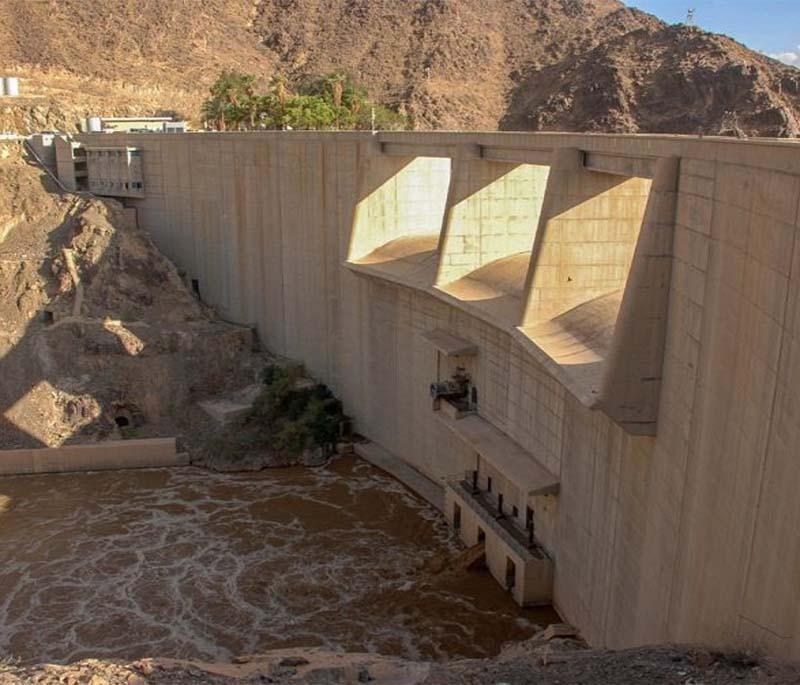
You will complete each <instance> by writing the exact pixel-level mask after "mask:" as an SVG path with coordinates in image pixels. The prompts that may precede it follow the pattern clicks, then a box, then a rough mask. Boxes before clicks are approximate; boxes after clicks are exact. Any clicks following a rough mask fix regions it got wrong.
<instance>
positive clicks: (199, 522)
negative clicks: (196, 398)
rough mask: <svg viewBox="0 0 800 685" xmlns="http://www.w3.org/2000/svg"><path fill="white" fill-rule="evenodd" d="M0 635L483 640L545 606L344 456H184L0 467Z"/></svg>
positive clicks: (180, 641) (14, 647) (206, 640)
mask: <svg viewBox="0 0 800 685" xmlns="http://www.w3.org/2000/svg"><path fill="white" fill-rule="evenodd" d="M3 486H4V488H3V492H4V494H5V495H6V496H8V497H11V498H13V499H14V501H15V506H14V507H13V509H11V510H10V511H8V512H7V513H6V514H4V515H3V516H2V517H0V556H2V558H3V560H4V561H3V573H2V575H0V597H2V598H3V599H2V602H1V603H0V651H2V652H3V653H4V654H9V655H16V656H19V657H20V658H21V659H22V660H24V661H56V662H63V661H74V660H78V659H81V658H86V657H90V656H97V655H103V656H105V657H113V658H126V659H129V658H137V657H141V656H145V655H150V656H152V655H160V656H170V657H188V658H203V659H212V660H214V659H217V660H225V659H229V658H231V657H232V656H234V655H237V654H244V653H257V652H259V651H264V650H267V649H279V648H284V647H294V646H325V647H327V648H335V649H345V650H348V651H376V652H380V653H384V654H397V655H402V656H406V657H422V658H445V657H451V656H481V655H491V654H495V653H497V652H498V651H499V649H500V647H501V645H502V644H503V643H504V642H506V641H509V640H520V639H524V638H526V637H528V636H530V635H531V634H532V633H533V631H534V626H535V624H539V625H541V624H543V623H548V622H551V621H553V620H556V616H555V614H554V612H552V610H549V609H536V610H522V609H519V608H518V607H517V606H516V605H515V604H514V603H513V601H512V600H511V598H510V596H509V595H508V594H507V593H505V592H504V591H503V590H502V589H501V588H500V587H499V586H498V585H497V584H496V583H495V582H494V581H493V580H492V579H491V577H489V576H488V573H486V572H477V573H476V572H453V573H443V574H440V575H430V574H428V573H427V572H425V571H424V570H421V567H422V566H423V564H424V562H425V561H426V560H429V559H431V558H432V557H435V556H437V555H442V554H450V555H452V554H455V552H456V548H455V546H454V543H453V538H452V537H451V533H450V531H449V530H448V529H447V527H446V526H445V524H444V521H443V520H442V519H441V517H440V516H439V514H438V512H436V511H435V510H433V509H432V508H430V507H429V506H428V505H426V504H424V503H423V502H422V501H421V500H419V499H417V498H416V497H414V496H413V495H411V494H410V493H409V492H408V491H407V490H405V489H404V488H403V487H402V486H401V485H400V484H399V483H397V482H396V481H394V480H393V479H391V478H389V477H388V476H386V475H384V474H382V473H381V472H380V471H377V470H376V469H374V468H373V467H371V466H368V465H366V464H364V463H363V462H358V461H355V460H351V459H344V460H341V461H339V462H335V463H334V464H333V465H332V466H331V467H329V468H327V469H315V470H308V469H307V470H288V469H287V470H274V471H269V472H264V473H261V474H257V475H247V476H244V475H220V474H209V473H207V472H205V471H199V470H194V469H180V470H173V471H166V470H152V471H137V472H120V473H93V474H80V475H60V476H25V477H15V478H7V479H4V481H3Z"/></svg>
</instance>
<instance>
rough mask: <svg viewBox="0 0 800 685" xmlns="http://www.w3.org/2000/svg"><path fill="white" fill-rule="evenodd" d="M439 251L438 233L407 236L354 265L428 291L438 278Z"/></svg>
mask: <svg viewBox="0 0 800 685" xmlns="http://www.w3.org/2000/svg"><path fill="white" fill-rule="evenodd" d="M438 248H439V234H438V233H437V234H432V233H425V234H420V235H410V236H403V237H402V238H396V239H395V240H391V241H389V242H388V243H385V244H384V245H381V246H380V247H378V248H376V249H375V250H373V251H372V252H370V253H369V254H368V255H366V256H364V257H362V258H360V259H356V260H354V261H353V262H350V264H352V265H358V266H359V267H365V268H366V269H367V271H368V272H370V273H373V274H374V275H376V276H379V277H384V278H387V279H388V280H390V281H395V282H398V283H402V284H405V285H409V286H411V287H412V288H427V287H428V286H430V284H431V283H433V279H434V278H435V276H436V266H437V264H438V263H439V252H438Z"/></svg>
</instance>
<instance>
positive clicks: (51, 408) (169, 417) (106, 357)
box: [0, 143, 258, 449]
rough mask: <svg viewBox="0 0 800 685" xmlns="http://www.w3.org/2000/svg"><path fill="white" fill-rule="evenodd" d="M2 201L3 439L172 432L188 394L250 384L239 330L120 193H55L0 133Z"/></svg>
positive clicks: (253, 363) (250, 360) (45, 440)
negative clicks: (107, 196)
mask: <svg viewBox="0 0 800 685" xmlns="http://www.w3.org/2000/svg"><path fill="white" fill-rule="evenodd" d="M0 207H4V208H9V209H8V210H0V449H8V448H14V447H36V446H45V445H48V446H55V445H59V444H62V443H64V442H67V441H71V442H83V441H93V440H97V439H103V438H107V437H117V438H119V437H134V436H135V437H154V436H173V435H177V434H179V433H182V432H184V431H185V430H186V429H187V422H191V421H192V420H194V419H195V418H196V417H197V415H198V414H199V412H198V410H197V409H196V407H195V405H194V400H196V399H199V398H202V397H205V396H207V395H214V394H216V393H217V392H224V391H225V390H226V389H233V388H237V387H242V386H244V385H246V384H248V383H251V382H252V381H253V379H254V377H255V372H256V370H257V367H258V360H257V358H256V357H255V356H251V355H250V350H251V347H252V340H251V334H250V331H249V330H247V329H243V328H240V327H238V326H232V325H229V324H225V323H222V322H220V321H218V320H217V319H216V317H215V316H214V314H213V312H212V311H211V310H209V309H208V308H207V307H205V306H204V305H203V304H202V303H201V302H200V301H199V300H198V299H197V298H196V297H194V295H193V294H191V293H190V292H189V290H188V289H187V288H186V286H185V285H184V283H183V281H182V280H181V278H180V276H179V274H178V271H177V269H176V268H175V266H174V265H173V264H172V263H171V262H169V261H168V260H167V259H166V258H165V257H164V256H163V255H162V254H161V253H160V252H159V251H158V250H157V249H156V247H155V245H154V244H153V242H152V240H151V239H150V237H149V236H148V235H147V234H146V233H145V232H144V231H142V230H140V229H139V228H137V227H136V225H135V223H133V222H132V219H131V216H130V214H129V213H128V212H126V211H125V210H124V209H123V207H122V206H121V205H120V204H119V203H117V202H114V201H113V200H98V199H94V198H87V197H81V196H76V195H73V194H69V193H60V192H58V191H57V188H55V186H54V184H53V183H52V181H51V180H50V179H49V178H48V177H47V176H45V175H44V173H43V172H42V171H41V170H40V169H39V168H38V167H35V166H33V165H32V164H30V162H29V161H27V160H26V159H25V157H24V156H23V155H22V150H21V149H20V147H19V145H18V144H10V143H5V144H4V143H0ZM120 417H122V418H124V421H125V423H126V424H127V425H126V426H124V428H126V429H127V431H121V430H120V427H119V425H118V423H117V420H118V419H119V418H120Z"/></svg>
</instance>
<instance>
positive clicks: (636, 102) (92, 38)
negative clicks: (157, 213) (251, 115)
mask: <svg viewBox="0 0 800 685" xmlns="http://www.w3.org/2000/svg"><path fill="white" fill-rule="evenodd" d="M103 10H104V11H103V12H97V11H96V6H95V5H93V4H92V3H85V2H83V0H58V2H56V1H55V0H4V2H2V3H0V70H2V69H5V70H6V71H9V70H10V71H14V72H16V73H19V74H20V75H21V76H23V78H27V79H29V82H28V83H26V84H25V85H24V87H25V88H26V89H27V91H28V93H30V94H31V95H32V97H33V99H32V100H31V99H29V100H28V101H26V102H23V101H20V102H19V103H18V105H17V109H19V108H20V107H27V108H28V109H29V110H30V108H34V107H38V108H39V109H38V110H37V112H36V116H33V115H30V114H29V115H27V118H26V117H25V116H20V115H19V113H18V112H17V113H16V114H15V113H14V112H12V111H5V110H4V107H3V105H0V129H2V128H3V127H4V122H6V123H5V127H7V128H8V127H17V128H19V127H23V126H32V125H34V122H35V120H37V119H38V120H46V121H52V122H57V123H58V124H59V125H62V126H63V125H65V124H66V123H69V122H70V121H74V120H76V119H77V118H78V116H83V115H84V114H85V113H87V112H88V111H89V110H91V111H94V112H97V111H100V109H102V111H103V113H106V112H108V111H113V112H118V113H133V112H134V111H141V112H147V113H152V112H154V111H158V110H164V111H171V110H174V111H177V112H178V113H180V114H182V115H187V116H191V115H194V114H196V113H197V109H198V107H199V103H200V102H201V100H202V99H203V97H204V94H205V90H206V88H207V87H208V85H209V84H210V83H211V82H212V81H213V80H214V78H215V77H216V76H217V74H218V73H219V71H220V70H221V69H223V68H236V69H239V70H243V71H248V72H251V73H254V74H256V75H258V76H259V77H260V78H263V79H264V80H267V79H268V78H269V76H271V75H272V74H274V73H276V72H280V73H282V74H284V75H286V76H288V77H289V78H291V79H301V78H304V77H306V76H309V75H317V74H321V73H325V72H328V71H331V70H333V69H345V70H347V71H349V72H351V73H352V74H354V75H355V76H356V77H357V78H359V79H360V80H361V81H362V82H363V83H364V84H365V85H366V86H367V88H368V90H369V91H370V95H371V96H372V97H373V98H375V99H378V100H381V101H384V102H386V103H387V104H390V105H394V106H399V107H402V108H404V109H405V110H406V111H407V112H408V113H409V114H410V115H412V117H413V120H414V122H415V125H416V126H417V127H418V128H422V129H426V128H440V129H441V128H445V129H476V128H479V129H495V128H502V129H530V130H578V131H618V132H621V131H630V132H680V133H697V132H698V131H699V132H703V133H706V134H716V133H720V132H721V131H725V130H731V129H734V128H736V127H738V128H739V129H740V130H741V132H744V133H746V134H750V135H755V134H758V135H767V136H788V135H798V134H800V70H798V69H795V68H793V67H788V66H786V65H783V64H780V63H779V62H776V61H774V60H771V59H769V58H767V57H765V56H763V55H761V54H759V53H755V52H753V51H751V50H748V49H747V48H745V47H744V46H742V45H740V44H738V43H736V42H735V41H733V40H731V39H729V38H726V37H724V36H719V35H714V34H709V33H706V32H703V31H701V30H698V29H695V28H688V27H682V26H668V25H666V24H664V23H663V22H661V21H659V20H658V19H656V18H655V17H653V16H650V15H648V14H645V13H642V12H640V11H638V10H634V9H630V8H628V7H626V6H625V5H623V4H622V3H620V2H618V1H617V0H406V1H404V2H396V1H395V0H173V1H171V2H163V1H162V0H140V1H139V2H137V3H130V2H126V0H105V1H104V2H103ZM100 95H105V99H104V100H101V99H100V97H99V96H100ZM4 104H5V107H6V110H9V109H10V108H9V105H8V101H5V103H4ZM728 112H735V115H734V116H731V115H726V113H728ZM9 122H10V123H9Z"/></svg>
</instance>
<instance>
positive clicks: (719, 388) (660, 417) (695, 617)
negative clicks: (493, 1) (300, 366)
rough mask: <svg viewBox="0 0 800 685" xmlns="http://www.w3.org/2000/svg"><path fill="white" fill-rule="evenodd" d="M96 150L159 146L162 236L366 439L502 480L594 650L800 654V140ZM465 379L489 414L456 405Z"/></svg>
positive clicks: (130, 138)
mask: <svg viewBox="0 0 800 685" xmlns="http://www.w3.org/2000/svg"><path fill="white" fill-rule="evenodd" d="M78 140H80V141H81V142H82V143H83V144H84V145H86V147H91V146H92V145H93V144H95V141H98V140H102V145H104V146H109V145H119V146H126V145H127V146H133V147H136V148H138V149H141V150H142V164H143V170H144V174H143V175H144V185H145V188H144V195H145V196H144V198H142V199H131V200H127V201H126V204H127V205H128V206H132V207H136V208H137V210H138V216H139V222H140V224H141V225H142V226H143V227H144V228H146V229H147V230H148V231H150V233H151V234H152V236H153V237H154V239H155V241H156V242H157V244H158V245H159V247H160V248H161V249H162V250H163V251H164V252H165V253H166V254H167V255H168V256H169V257H170V258H172V259H173V260H174V261H175V262H176V264H178V266H179V267H180V268H181V269H183V270H184V271H185V272H186V275H187V278H188V279H190V280H192V281H194V282H195V285H196V287H197V289H198V291H199V293H200V295H201V297H202V298H203V299H204V300H205V301H207V302H208V303H209V304H211V305H213V306H214V307H216V308H217V310H218V311H219V313H220V314H221V315H222V316H223V317H225V318H227V319H230V320H233V321H236V322H239V323H245V324H253V325H255V326H256V327H257V329H258V333H259V335H260V337H261V340H262V342H263V344H264V345H265V346H266V347H267V348H269V349H271V350H273V351H274V352H277V353H280V354H284V355H286V356H289V357H292V358H296V359H299V360H302V361H303V362H304V363H305V364H306V366H307V368H308V369H309V371H310V372H311V373H313V374H314V375H315V376H317V377H319V378H321V379H323V380H324V381H325V382H326V383H328V384H330V385H331V386H332V388H334V389H335V391H336V393H337V394H338V395H339V396H340V397H341V398H342V400H343V401H344V403H345V408H346V411H347V412H348V413H349V414H351V415H352V416H353V417H354V418H355V420H356V424H357V428H358V430H359V432H361V433H363V434H364V435H365V436H367V437H368V438H370V439H371V440H373V441H374V442H376V443H378V444H379V445H380V446H381V447H382V448H383V449H385V450H386V451H388V452H390V453H392V454H393V455H395V456H397V457H399V458H401V459H402V460H404V461H406V462H408V463H409V464H411V465H412V466H414V467H415V468H417V469H418V470H420V471H421V472H423V473H424V474H426V475H427V476H429V477H431V478H433V479H437V480H439V481H440V482H442V483H443V484H446V483H447V482H449V481H452V480H453V479H456V480H458V479H463V478H464V477H465V473H472V474H474V477H475V478H476V482H475V488H474V491H475V492H477V491H481V492H483V493H484V494H486V496H487V498H489V499H491V498H492V497H496V495H497V493H500V492H502V495H503V497H502V499H501V500H500V502H499V509H500V510H501V513H502V511H503V510H504V507H506V510H507V511H508V515H507V518H509V519H514V520H516V519H520V520H522V519H525V525H521V529H523V530H527V531H530V534H531V536H532V535H533V531H534V530H535V536H536V539H537V540H538V542H539V543H540V545H541V547H542V549H544V550H546V553H547V555H549V557H550V558H551V560H552V567H553V570H554V572H553V574H552V599H553V602H554V604H555V605H556V607H557V608H558V610H559V611H560V612H561V613H562V615H563V616H564V618H565V619H566V620H568V621H570V622H572V623H574V624H575V625H577V626H578V627H579V628H580V630H581V631H582V633H583V635H584V636H585V637H586V638H587V639H588V640H589V641H590V642H591V643H592V644H593V645H596V646H608V647H627V646H632V645H640V644H648V643H657V642H665V641H675V642H700V643H706V644H709V645H716V646H722V647H733V648H739V647H747V648H758V649H763V650H765V651H766V652H768V653H771V654H775V655H778V656H781V657H787V658H800V533H798V523H799V522H800V497H798V496H797V493H798V491H800V447H798V446H799V445H800V409H799V408H798V407H800V338H799V337H798V335H799V334H800V244H798V240H797V237H798V232H800V220H799V218H798V207H799V206H800V146H798V145H797V144H796V143H792V142H777V141H761V140H752V141H738V140H730V139H707V138H705V139H704V138H694V137H677V136H626V135H619V136H615V135H579V134H516V133H486V134H479V133H381V134H377V135H373V134H369V133H301V132H297V133H277V132H276V133H267V132H265V133H247V134H243V133H242V134H238V133H226V134H183V135H173V134H165V135H135V134H127V135H123V134H112V135H103V136H102V138H101V139H99V138H98V137H97V136H93V135H84V136H79V137H78ZM97 144H100V143H99V142H98V143H97ZM454 374H462V375H463V374H467V375H468V377H469V379H470V389H471V393H472V396H471V397H470V398H469V402H468V404H469V407H468V411H467V412H466V413H467V414H468V415H466V416H464V417H463V418H460V410H459V408H458V407H456V406H455V405H452V404H451V403H448V402H447V401H446V400H442V401H441V403H440V402H439V400H438V399H437V400H436V401H433V402H432V399H431V396H430V392H429V388H430V385H431V383H432V382H434V381H442V380H445V379H448V378H450V377H451V376H452V375H454ZM473 389H474V392H472V390H473ZM460 492H461V491H460ZM462 494H463V493H462ZM464 497H467V495H463V497H461V499H460V500H459V501H463V500H464ZM487 501H488V500H487ZM492 501H494V500H492ZM470 506H472V505H470ZM475 506H476V507H477V506H478V505H475ZM456 518H457V517H456V516H455V514H453V519H454V523H455V522H456V521H455V519H456ZM473 518H474V517H470V518H469V520H470V521H472V520H473ZM459 520H460V519H459ZM465 520H466V519H465ZM470 525H472V524H470ZM473 532H474V531H473ZM489 534H491V531H490V532H489ZM470 535H472V532H471V533H470ZM498 539H499V538H498ZM512 543H513V541H512V542H509V543H508V544H509V545H510V544H512ZM487 549H488V547H487ZM510 559H511V556H510V555H509V560H510ZM514 559H516V560H517V562H516V564H517V565H518V564H519V563H524V560H523V561H519V559H521V557H520V556H519V555H517V556H514ZM508 568H509V569H512V570H513V569H514V568H515V566H514V565H509V567H508ZM498 573H500V571H498ZM547 575H548V573H547V572H543V573H542V574H540V576H541V577H546V576H547ZM517 578H518V579H519V581H518V584H517V585H516V586H514V585H513V583H514V579H513V578H509V579H508V582H509V587H510V588H511V587H515V590H514V592H515V593H517V594H520V593H521V591H520V586H519V582H524V581H525V578H524V577H523V576H522V575H518V576H517ZM521 594H524V592H522V593H521Z"/></svg>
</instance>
